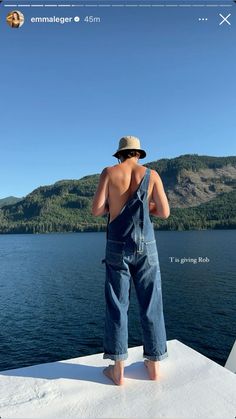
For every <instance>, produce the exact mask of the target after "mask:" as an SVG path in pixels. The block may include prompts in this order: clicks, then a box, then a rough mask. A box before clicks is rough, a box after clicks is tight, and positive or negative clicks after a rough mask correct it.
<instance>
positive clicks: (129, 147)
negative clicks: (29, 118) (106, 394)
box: [92, 136, 170, 385]
mask: <svg viewBox="0 0 236 419" xmlns="http://www.w3.org/2000/svg"><path fill="white" fill-rule="evenodd" d="M114 156H115V157H117V158H118V159H119V161H120V163H119V164H117V165H115V166H112V167H106V168H105V169H104V170H103V171H102V173H101V175H100V180H99V184H98V188H97V191H96V193H95V196H94V199H93V205H92V214H93V215H95V216H101V215H104V214H107V213H108V215H109V219H108V226H107V233H108V234H107V239H108V240H107V250H106V289H105V297H106V319H105V322H106V326H105V345H106V347H105V354H104V356H103V358H110V359H112V360H114V361H115V364H114V365H109V366H108V367H107V368H105V369H104V374H105V375H106V376H107V377H108V378H110V379H111V380H113V382H114V383H115V384H117V385H122V384H123V383H124V360H125V359H126V358H127V346H126V340H127V331H126V329H127V320H126V319H125V314H127V309H128V302H129V301H128V296H127V300H126V305H125V308H124V307H123V308H122V307H120V306H121V305H122V306H124V304H123V301H124V294H123V295H122V294H121V290H120V289H121V288H122V286H123V284H125V281H126V278H127V277H128V275H129V276H130V277H131V276H134V278H136V279H135V282H134V284H135V288H136V292H137V296H138V301H139V304H140V305H141V306H142V305H143V307H144V306H147V305H148V307H149V311H150V301H148V300H147V299H149V300H152V301H154V302H156V303H157V304H156V305H158V309H157V311H155V310H156V307H153V308H152V310H153V319H152V320H151V321H150V324H149V326H147V323H148V322H147V320H146V318H147V316H146V313H145V310H143V314H141V324H142V327H143V331H144V339H146V341H145V345H146V347H145V349H144V352H146V353H144V357H146V358H147V359H146V360H145V361H144V363H145V365H146V367H147V369H148V373H149V377H150V379H151V380H156V379H157V378H158V367H159V360H161V359H163V358H165V357H167V356H168V354H167V350H166V334H165V326H164V318H163V312H162V297H161V291H159V295H158V296H156V295H155V294H154V292H156V291H154V290H156V289H157V288H158V289H160V287H156V286H154V287H153V291H152V292H153V294H150V295H147V296H145V298H144V297H143V296H144V292H145V289H141V285H140V284H141V283H144V282H145V281H149V283H146V288H147V287H148V288H150V287H151V285H152V284H151V282H150V281H152V282H153V283H155V282H156V281H160V270H159V262H158V256H157V250H156V243H155V245H154V244H153V242H154V241H155V237H154V231H153V226H152V223H151V221H150V217H149V214H152V215H154V216H157V217H160V218H168V217H169V215H170V209H169V204H168V200H167V197H166V194H165V191H164V188H163V184H162V181H161V178H160V176H159V175H158V174H157V172H156V171H155V170H150V169H146V167H144V166H142V165H140V164H139V163H138V162H139V159H140V158H143V157H145V156H146V153H145V151H144V150H142V149H141V148H140V141H139V139H138V138H136V137H132V136H127V137H123V138H121V140H120V142H119V148H118V150H117V152H116V153H115V154H114ZM141 206H142V211H140V208H141ZM142 217H143V218H142ZM141 218H142V219H141ZM134 220H136V221H138V223H136V222H135V221H134ZM140 225H141V226H142V227H140ZM140 228H141V230H140ZM137 237H138V239H137ZM150 239H151V240H150ZM153 239H154V240H153ZM149 244H150V246H149ZM114 246H115V247H116V248H114ZM121 246H122V248H121ZM153 246H155V248H154V247H153ZM131 249H132V251H133V256H134V257H136V259H133V260H132V257H131V255H130V253H131ZM110 250H111V251H110ZM119 252H120V255H119ZM148 252H149V253H148ZM150 252H151V253H150ZM155 252H156V253H155ZM136 255H137V256H136ZM112 257H113V258H114V257H115V258H116V260H115V259H114V260H112ZM117 257H118V259H119V260H118V259H117ZM140 258H141V259H140ZM151 258H152V259H151ZM153 258H154V259H155V260H154V259H153ZM134 260H135V261H136V262H134ZM117 261H118V263H117ZM137 261H138V262H137ZM148 261H149V262H148ZM135 263H136V266H137V269H136V270H134V266H135ZM119 264H120V265H119ZM140 264H142V275H145V273H143V272H146V277H145V278H144V276H143V277H141V276H140V275H141V274H140V272H141V268H140V266H141V265H140ZM144 264H145V265H144ZM132 269H133V270H132ZM138 270H140V272H138ZM122 275H123V276H122ZM124 275H125V276H124ZM124 278H125V279H124ZM134 278H133V279H134ZM119 281H120V282H119ZM138 281H139V282H138ZM126 282H127V281H126ZM118 283H119V286H118V288H117V284H118ZM111 289H112V292H111V291H110V290H111ZM127 290H128V288H127V289H126V291H124V290H123V293H124V292H127ZM114 294H115V295H116V298H115V299H114ZM112 295H113V297H112ZM117 300H118V301H119V300H122V304H120V305H119V306H116V307H115V304H117ZM152 304H153V303H152ZM114 307H115V308H114ZM122 310H124V311H123V312H122ZM158 310H159V311H158ZM117 313H119V316H118V317H119V319H118V320H117ZM124 313H125V314H124ZM145 316H146V317H145ZM122 319H123V320H122ZM124 319H125V320H124ZM152 322H156V323H157V328H158V330H161V332H160V333H161V334H160V336H159V340H161V341H162V342H163V345H164V346H163V345H162V347H160V345H159V344H158V342H157V343H156V349H155V353H154V352H152V350H151V349H149V348H153V347H155V344H154V346H151V345H150V346H149V347H148V345H149V342H150V341H151V340H152V336H154V335H155V336H157V331H153V330H152V327H153V326H152ZM114 330H115V331H116V332H115V334H114ZM152 333H153V334H152ZM155 333H156V334H155ZM158 333H159V332H158ZM117 341H118V342H117ZM117 345H118V346H117ZM152 345H153V342H152ZM158 345H159V346H158ZM117 348H119V350H118V349H117ZM120 348H122V349H120Z"/></svg>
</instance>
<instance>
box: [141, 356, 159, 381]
mask: <svg viewBox="0 0 236 419" xmlns="http://www.w3.org/2000/svg"><path fill="white" fill-rule="evenodd" d="M144 364H145V365H146V367H147V369H148V374H149V378H150V380H157V379H158V377H159V374H158V371H159V361H151V360H150V359H145V360H144Z"/></svg>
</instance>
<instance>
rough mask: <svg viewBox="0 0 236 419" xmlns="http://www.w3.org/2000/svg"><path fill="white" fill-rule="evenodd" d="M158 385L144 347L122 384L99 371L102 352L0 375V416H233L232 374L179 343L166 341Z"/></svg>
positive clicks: (135, 352) (235, 383)
mask: <svg viewBox="0 0 236 419" xmlns="http://www.w3.org/2000/svg"><path fill="white" fill-rule="evenodd" d="M167 348H168V355H169V356H168V358H165V359H164V360H162V361H161V362H160V377H159V380H158V381H151V380H149V379H148V375H147V370H146V367H145V366H144V364H143V357H142V353H143V348H142V346H138V347H135V348H130V349H129V350H128V353H129V358H128V359H127V360H126V361H125V384H124V385H123V386H116V385H114V384H112V382H111V381H110V380H109V379H108V378H107V377H105V375H104V374H103V372H102V370H103V368H104V367H105V366H107V365H108V364H109V363H111V364H113V361H110V360H107V359H106V360H105V359H102V353H99V354H95V355H90V356H83V357H79V358H73V359H69V360H64V361H59V362H52V363H46V364H40V365H34V366H30V367H26V368H18V369H12V370H8V371H2V372H0V417H1V418H3V419H7V418H11V419H13V418H22V419H23V418H40V419H43V418H55V419H62V418H63V419H65V418H70V417H74V418H140V419H141V418H167V419H185V418H186V419H192V418H199V419H205V418H214V419H215V418H220V419H234V418H235V416H236V375H235V374H233V372H231V371H229V370H228V369H226V368H224V367H222V366H220V365H218V364H216V363H215V362H213V361H211V360H210V359H208V358H206V357H205V356H203V355H201V354H199V353H198V352H197V351H195V350H193V349H191V348H189V347H188V346H186V345H184V344H183V343H181V342H180V341H178V340H171V341H168V342H167Z"/></svg>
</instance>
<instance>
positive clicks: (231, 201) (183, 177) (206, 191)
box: [0, 154, 236, 233]
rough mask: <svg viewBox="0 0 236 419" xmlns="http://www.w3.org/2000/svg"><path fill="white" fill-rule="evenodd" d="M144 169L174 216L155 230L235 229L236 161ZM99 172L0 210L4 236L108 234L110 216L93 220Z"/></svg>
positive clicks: (180, 161)
mask: <svg viewBox="0 0 236 419" xmlns="http://www.w3.org/2000/svg"><path fill="white" fill-rule="evenodd" d="M145 166H147V167H150V168H152V169H154V170H156V171H157V172H158V173H159V174H160V176H161V178H162V180H163V184H164V187H165V190H166V193H167V195H168V199H169V202H170V207H171V215H170V217H169V218H168V219H166V220H161V219H160V218H157V217H152V221H153V222H154V226H155V228H156V229H165V230H186V229H205V228H235V226H236V157H235V156H230V157H211V156H198V155H197V154H193V155H190V154H187V155H182V156H179V157H176V158H173V159H161V160H157V161H154V162H151V163H147V164H145ZM98 179H99V174H96V175H88V176H85V177H83V178H81V179H79V180H61V181H58V182H56V183H55V184H53V185H48V186H40V187H39V188H37V189H35V190H34V191H32V192H31V193H29V194H28V195H27V196H26V197H25V198H23V199H22V200H20V201H19V202H16V203H13V204H8V205H4V206H3V207H2V208H1V209H0V233H46V232H66V231H104V230H105V229H106V223H107V216H103V217H94V216H92V214H91V202H92V198H93V196H94V193H95V191H96V187H97V184H98Z"/></svg>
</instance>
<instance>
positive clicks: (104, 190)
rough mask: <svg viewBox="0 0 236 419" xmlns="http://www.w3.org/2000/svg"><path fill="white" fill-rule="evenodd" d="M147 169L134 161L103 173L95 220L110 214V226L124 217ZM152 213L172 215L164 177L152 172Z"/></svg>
mask: <svg viewBox="0 0 236 419" xmlns="http://www.w3.org/2000/svg"><path fill="white" fill-rule="evenodd" d="M145 171H146V167H144V166H142V165H140V164H138V159H137V158H136V157H132V158H129V159H126V160H125V161H123V162H122V163H120V164H116V165H115V166H110V167H106V168H105V169H103V171H102V173H101V175H100V180H99V185H98V188H97V191H96V193H95V196H94V200H93V206H92V213H93V215H95V216H99V215H103V214H106V213H108V212H109V213H110V222H111V221H112V220H114V219H115V218H116V217H117V216H118V214H119V213H120V211H121V209H122V208H123V206H124V205H125V204H126V202H127V201H128V199H129V198H130V197H131V196H132V195H133V194H134V192H135V191H136V190H137V188H138V186H139V184H140V182H141V180H142V178H143V177H144V175H145ZM148 201H149V210H150V213H151V214H152V215H155V216H157V217H161V218H167V217H169V214H170V209H169V204H168V200H167V197H166V194H165V191H164V188H163V184H162V181H161V178H160V176H159V175H158V173H157V172H156V171H155V170H151V174H150V181H149V188H148Z"/></svg>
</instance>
